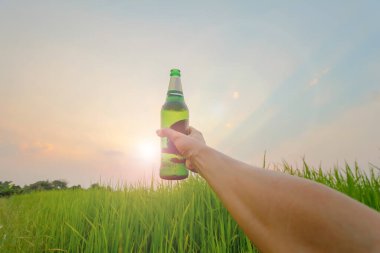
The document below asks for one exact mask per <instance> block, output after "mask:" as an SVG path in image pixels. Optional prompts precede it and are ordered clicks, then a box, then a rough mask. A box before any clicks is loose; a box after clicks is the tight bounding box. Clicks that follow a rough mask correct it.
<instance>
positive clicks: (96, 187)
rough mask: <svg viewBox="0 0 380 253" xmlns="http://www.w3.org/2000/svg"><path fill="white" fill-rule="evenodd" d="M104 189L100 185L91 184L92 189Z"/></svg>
mask: <svg viewBox="0 0 380 253" xmlns="http://www.w3.org/2000/svg"><path fill="white" fill-rule="evenodd" d="M100 188H102V187H101V186H100V185H99V184H98V183H94V184H91V186H90V189H100Z"/></svg>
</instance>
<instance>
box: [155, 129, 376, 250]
mask: <svg viewBox="0 0 380 253" xmlns="http://www.w3.org/2000/svg"><path fill="white" fill-rule="evenodd" d="M157 134H158V135H159V136H160V137H167V138H169V139H170V140H171V141H172V142H173V143H174V145H175V146H176V148H177V149H178V151H179V152H180V153H181V154H182V155H183V156H184V157H185V158H186V165H187V167H188V168H189V169H191V170H192V171H194V172H198V173H199V174H200V175H201V176H202V177H203V178H204V179H205V180H206V181H207V183H208V184H209V185H210V186H211V188H212V189H213V190H214V191H215V193H216V194H217V195H218V197H219V198H220V200H221V201H222V203H223V204H224V206H225V207H226V208H227V210H228V211H229V212H230V214H231V215H232V217H233V218H234V219H235V220H236V222H237V223H238V224H239V225H240V227H241V228H242V229H243V231H244V232H245V234H246V235H247V236H248V237H249V239H250V240H251V241H252V242H253V243H254V244H255V246H256V247H258V248H259V250H260V251H262V252H366V253H369V252H380V214H379V213H378V212H376V211H375V210H373V209H371V208H369V207H367V206H365V205H363V204H361V203H360V202H358V201H356V200H353V199H351V198H349V197H347V196H346V195H344V194H342V193H340V192H338V191H335V190H333V189H331V188H328V187H326V186H324V185H322V184H319V183H316V182H313V181H311V180H307V179H303V178H299V177H296V176H291V175H287V174H284V173H281V172H275V171H270V170H264V169H262V168H258V167H253V166H250V165H248V164H245V163H243V162H240V161H238V160H235V159H233V158H231V157H229V156H227V155H224V154H222V153H220V152H218V151H216V150H214V149H212V148H211V147H209V146H207V145H206V143H205V141H204V139H203V136H202V134H201V133H200V132H199V131H198V130H196V129H195V128H192V127H190V128H189V134H188V135H185V134H182V133H179V132H177V131H174V130H172V129H168V128H166V129H161V130H158V131H157Z"/></svg>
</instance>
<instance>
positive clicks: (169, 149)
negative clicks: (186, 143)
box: [162, 119, 189, 163]
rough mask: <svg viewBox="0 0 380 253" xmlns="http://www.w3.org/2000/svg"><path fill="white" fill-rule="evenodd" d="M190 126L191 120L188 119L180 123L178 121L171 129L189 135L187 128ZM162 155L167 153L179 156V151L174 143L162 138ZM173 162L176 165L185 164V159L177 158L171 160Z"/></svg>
mask: <svg viewBox="0 0 380 253" xmlns="http://www.w3.org/2000/svg"><path fill="white" fill-rule="evenodd" d="M188 126H189V120H188V119H183V120H180V121H177V122H176V123H174V124H173V125H171V126H170V128H171V129H174V130H176V131H178V132H181V133H183V134H187V132H186V131H187V128H188ZM162 144H163V145H162V153H167V154H174V155H179V151H178V150H177V148H176V147H175V145H174V143H173V142H172V141H170V140H169V139H168V138H166V137H165V138H162ZM171 161H172V162H174V163H183V162H184V159H178V158H176V157H174V158H172V159H171Z"/></svg>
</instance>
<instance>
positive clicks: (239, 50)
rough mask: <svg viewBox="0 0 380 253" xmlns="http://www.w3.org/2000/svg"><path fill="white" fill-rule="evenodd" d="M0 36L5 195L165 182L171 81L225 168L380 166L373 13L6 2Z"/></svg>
mask: <svg viewBox="0 0 380 253" xmlns="http://www.w3.org/2000/svg"><path fill="white" fill-rule="evenodd" d="M200 6H202V8H200ZM210 10H212V11H210ZM0 31H1V33H0V48H1V49H2V50H1V57H0V66H1V68H0V181H13V182H14V183H15V184H17V185H26V184H31V183H33V182H36V181H39V180H55V179H63V180H67V181H68V183H69V184H70V185H77V184H80V185H82V186H84V187H86V186H89V185H90V184H91V183H96V182H98V180H99V178H103V179H104V180H105V181H109V180H111V181H122V182H125V183H127V184H130V183H134V182H138V181H139V180H142V179H143V178H146V179H149V177H150V175H151V174H152V171H153V174H154V175H155V176H156V178H157V177H158V176H157V175H158V168H159V164H160V140H159V138H158V137H157V136H156V134H155V130H156V129H158V128H159V126H160V114H159V113H160V109H161V106H162V104H163V103H164V100H165V96H166V90H167V87H168V84H169V71H170V69H172V68H179V69H180V70H181V74H182V85H183V90H184V96H185V101H186V104H187V105H188V107H189V111H190V125H191V126H194V127H195V128H197V129H199V130H200V131H201V132H202V133H203V135H204V136H205V139H206V142H207V143H208V144H209V145H210V146H211V147H213V148H215V149H218V150H220V151H222V152H224V153H226V154H227V155H230V156H232V157H234V158H236V159H239V160H242V161H244V162H247V163H249V164H253V165H257V166H261V165H262V162H263V160H262V159H263V156H264V152H266V154H267V161H268V162H269V163H272V164H280V163H281V162H282V161H283V160H285V161H286V162H288V163H289V164H292V165H297V164H298V165H299V164H301V162H302V158H303V157H305V159H306V161H307V162H308V163H309V164H310V165H311V166H319V164H322V167H323V168H324V169H328V168H331V167H332V166H334V165H335V164H340V165H343V164H344V162H345V161H347V162H348V163H349V164H353V163H354V162H355V161H357V162H358V164H359V166H360V167H361V168H362V169H363V170H367V171H368V168H369V166H370V165H369V164H370V163H372V164H374V165H376V166H380V131H378V125H379V124H380V117H379V115H380V72H379V69H380V50H379V45H380V3H378V2H376V1H364V2H344V5H342V4H341V3H331V2H328V1H321V2H318V3H312V4H307V3H304V2H293V3H281V2H278V3H273V2H272V3H246V2H243V1H239V2H234V3H226V2H216V1H215V2H214V1H211V2H207V3H204V2H200V1H196V2H192V3H169V2H165V3H157V2H154V1H144V2H138V3H137V2H130V3H125V2H122V1H113V2H112V3H111V2H107V3H105V2H101V1H83V2H76V1H65V2H56V3H52V2H47V1H33V2H29V1H18V2H14V1H1V2H0Z"/></svg>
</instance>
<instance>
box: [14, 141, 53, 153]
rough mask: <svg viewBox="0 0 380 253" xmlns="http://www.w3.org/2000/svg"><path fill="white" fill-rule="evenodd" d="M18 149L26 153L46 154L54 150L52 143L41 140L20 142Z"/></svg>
mask: <svg viewBox="0 0 380 253" xmlns="http://www.w3.org/2000/svg"><path fill="white" fill-rule="evenodd" d="M19 148H20V151H21V152H22V153H24V154H25V153H27V154H46V153H50V152H51V151H53V150H54V145H53V144H51V143H48V142H43V141H33V142H24V143H21V144H20V146H19Z"/></svg>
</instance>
